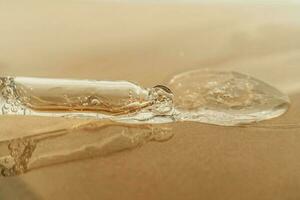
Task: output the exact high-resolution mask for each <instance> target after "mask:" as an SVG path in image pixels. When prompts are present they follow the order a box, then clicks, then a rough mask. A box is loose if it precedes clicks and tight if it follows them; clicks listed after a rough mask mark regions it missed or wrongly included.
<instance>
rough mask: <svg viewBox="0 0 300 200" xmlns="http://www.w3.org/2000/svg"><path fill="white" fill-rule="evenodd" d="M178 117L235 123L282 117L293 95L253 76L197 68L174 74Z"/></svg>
mask: <svg viewBox="0 0 300 200" xmlns="http://www.w3.org/2000/svg"><path fill="white" fill-rule="evenodd" d="M168 86H169V87H170V88H171V89H172V91H173V93H174V97H175V98H174V102H175V108H176V119H178V120H183V121H197V122H203V123H209V124H216V125H225V126H232V125H238V124H244V123H251V122H257V121H261V120H266V119H270V118H274V117H277V116H280V115H281V114H283V113H284V112H286V111H287V109H288V107H289V98H288V96H287V95H285V94H283V93H282V92H280V91H279V90H277V89H276V88H274V87H272V86H270V85H268V84H267V83H265V82H263V81H260V80H258V79H256V78H253V77H251V76H248V75H245V74H241V73H238V72H232V71H212V70H195V71H189V72H185V73H182V74H179V75H176V76H175V77H173V78H172V79H171V80H170V81H169V83H168Z"/></svg>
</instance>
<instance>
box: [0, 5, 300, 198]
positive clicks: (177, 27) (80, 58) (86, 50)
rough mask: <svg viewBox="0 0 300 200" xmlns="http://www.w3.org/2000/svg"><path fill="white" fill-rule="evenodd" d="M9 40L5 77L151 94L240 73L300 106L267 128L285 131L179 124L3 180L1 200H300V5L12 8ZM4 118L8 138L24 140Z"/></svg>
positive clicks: (3, 16) (3, 47)
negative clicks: (118, 148) (99, 82)
mask: <svg viewBox="0 0 300 200" xmlns="http://www.w3.org/2000/svg"><path fill="white" fill-rule="evenodd" d="M0 36H1V37H0V72H1V75H15V76H40V77H68V78H90V79H108V80H120V79H124V80H131V81H134V82H138V83H140V84H141V85H143V86H147V87H150V86H153V85H156V84H159V83H164V82H165V81H166V80H168V78H170V77H171V76H172V75H173V74H176V73H179V72H182V71H186V70H189V69H198V68H204V67H205V68H224V69H229V68H231V69H234V70H237V71H240V72H245V73H249V74H251V75H253V76H255V77H258V78H260V79H262V80H265V81H267V82H269V83H271V84H272V85H275V86H276V87H278V88H280V89H281V90H282V91H284V92H286V93H288V94H289V95H290V97H291V100H292V106H291V108H290V110H289V112H288V113H287V114H285V115H284V116H282V117H280V118H277V119H274V120H270V121H266V122H263V123H261V124H259V125H265V124H268V125H278V124H279V125H281V126H284V127H285V128H284V127H281V128H262V127H259V126H258V125H256V126H254V127H249V128H240V127H218V126H210V125H204V124H198V123H178V124H175V125H174V126H175V127H174V132H175V136H174V138H172V139H171V140H169V141H167V142H164V143H154V142H153V143H147V144H146V145H144V146H142V147H141V148H138V149H134V150H132V151H124V152H120V153H117V154H114V155H111V156H107V157H104V158H94V159H89V160H84V161H78V162H72V163H68V164H62V165H55V166H52V167H47V168H42V169H38V170H34V171H31V172H29V173H27V174H24V175H22V176H19V177H14V178H7V179H0V199H1V200H2V199H5V200H6V199H8V200H10V199H21V200H26V199H51V200H53V199H80V200H85V199H87V200H90V199H155V200H158V199H173V200H174V199H205V200H208V199H214V200H215V199H222V200H225V199H230V200H233V199H237V200H241V199H249V200H253V199H256V200H258V199H270V200H271V199H272V200H276V199H280V200H283V199H289V200H296V199H300V190H299V188H300V157H299V152H300V128H297V127H298V126H295V124H299V123H300V120H299V119H300V101H299V100H300V78H299V77H300V37H299V36H300V6H297V5H280V6H279V5H272V6H271V5H266V4H264V5H259V4H256V5H254V4H253V5H244V6H239V5H233V4H232V5H229V4H226V5H220V4H214V5H207V4H206V5H204V4H202V5H201V4H199V5H198V4H189V5H184V4H129V3H99V2H97V1H53V2H50V1H49V2H47V3H46V1H43V2H42V3H41V2H38V1H26V2H24V3H22V2H21V3H20V2H17V1H12V2H10V1H0ZM0 120H2V123H1V125H0V127H1V128H2V131H3V130H8V129H11V131H22V130H21V129H20V130H18V128H17V127H18V126H13V125H11V124H12V123H14V122H11V123H6V122H7V119H6V121H5V119H0ZM4 122H5V123H4ZM35 125H36V126H38V125H37V124H36V123H34V124H33V126H35ZM0 134H1V132H0ZM2 134H5V133H3V132H2ZM0 137H1V135H0Z"/></svg>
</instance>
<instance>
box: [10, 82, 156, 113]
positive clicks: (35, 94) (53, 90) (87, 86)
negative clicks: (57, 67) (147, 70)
mask: <svg viewBox="0 0 300 200" xmlns="http://www.w3.org/2000/svg"><path fill="white" fill-rule="evenodd" d="M14 82H15V84H16V92H17V93H18V94H17V95H18V96H20V97H21V102H22V104H23V105H25V106H27V107H29V108H31V109H34V110H48V111H49V110H61V111H64V110H66V111H96V112H107V113H110V114H120V113H127V112H131V111H136V110H140V109H142V108H144V107H146V106H148V105H149V104H150V103H151V99H150V96H149V90H147V89H144V88H142V87H140V86H138V85H136V84H134V83H131V82H128V81H92V80H68V79H45V78H26V77H16V78H14Z"/></svg>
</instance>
